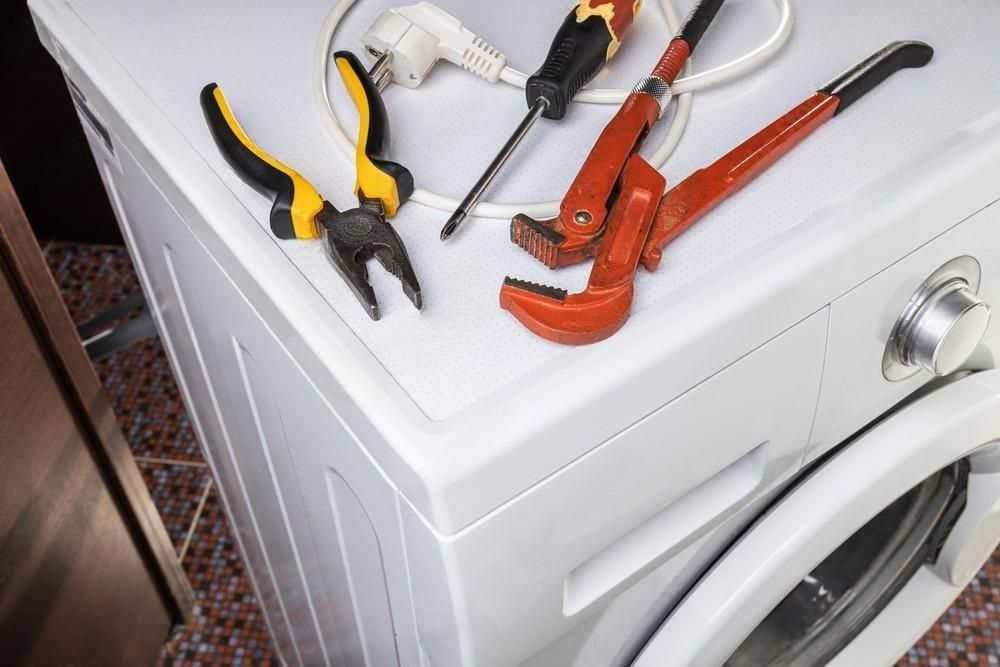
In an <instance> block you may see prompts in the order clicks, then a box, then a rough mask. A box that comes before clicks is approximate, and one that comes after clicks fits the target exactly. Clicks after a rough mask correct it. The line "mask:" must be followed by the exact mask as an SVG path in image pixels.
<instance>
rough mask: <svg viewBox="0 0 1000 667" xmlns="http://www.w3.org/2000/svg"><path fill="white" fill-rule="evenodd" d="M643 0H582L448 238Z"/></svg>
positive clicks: (598, 61)
mask: <svg viewBox="0 0 1000 667" xmlns="http://www.w3.org/2000/svg"><path fill="white" fill-rule="evenodd" d="M641 5H642V0H580V2H579V4H578V5H577V6H576V8H575V9H574V10H573V11H571V12H570V13H569V16H567V17H566V20H565V21H563V24H562V26H561V27H560V28H559V32H558V33H556V36H555V39H553V40H552V46H551V47H550V48H549V53H548V56H546V58H545V62H544V63H543V64H542V66H541V68H540V69H539V70H538V71H537V72H535V74H533V75H532V76H531V77H529V78H528V82H527V85H526V86H525V91H526V93H527V99H528V107H529V108H528V114H527V115H526V116H525V117H524V120H522V121H521V124H520V125H518V126H517V129H516V130H515V131H514V134H513V135H512V136H511V138H510V139H508V140H507V143H506V144H504V146H503V148H502V149H500V152H499V153H498V154H497V156H496V157H495V158H494V159H493V162H491V163H490V166H489V167H488V168H487V169H486V172H485V173H484V174H483V175H482V177H481V178H480V179H479V181H478V182H477V183H476V185H475V186H474V187H473V188H472V190H471V191H470V192H469V194H468V195H466V197H465V199H464V200H463V201H462V203H461V205H459V207H458V210H456V211H455V213H454V214H453V215H452V216H451V218H450V219H449V220H448V223H447V224H446V225H445V226H444V228H443V229H442V230H441V240H442V241H447V240H448V239H449V238H451V236H452V235H453V234H454V233H455V231H456V230H457V229H458V227H459V226H460V225H461V224H462V222H464V221H465V219H466V218H467V217H468V216H469V213H470V212H471V211H472V210H473V209H474V208H475V207H476V204H478V203H479V201H480V200H481V199H482V197H483V195H484V194H485V193H486V189H487V188H489V186H490V183H492V182H493V180H494V179H495V178H496V177H497V175H498V174H499V173H500V170H501V169H503V166H504V165H505V164H506V163H507V161H508V160H509V159H510V157H511V155H513V154H514V151H515V150H516V149H517V147H518V146H519V145H520V144H521V142H522V141H523V140H524V138H525V137H526V136H527V135H528V132H529V131H530V130H531V128H532V127H534V125H535V123H537V122H538V119H539V118H549V119H551V120H562V119H563V118H564V117H565V116H566V112H567V111H568V110H569V103H570V102H572V101H573V98H574V97H576V94H577V93H578V92H580V89H581V88H583V87H584V86H585V85H587V84H588V83H590V82H591V81H593V79H594V77H596V76H597V75H598V73H600V71H601V70H602V69H603V68H604V65H605V63H607V62H608V61H609V60H611V58H612V57H613V56H614V55H615V53H616V52H617V51H618V48H619V47H620V46H621V40H622V37H623V36H624V35H625V31H626V30H628V28H629V26H631V25H632V22H633V21H634V20H635V15H636V13H638V11H639V7H640V6H641Z"/></svg>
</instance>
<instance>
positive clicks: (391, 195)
mask: <svg viewBox="0 0 1000 667" xmlns="http://www.w3.org/2000/svg"><path fill="white" fill-rule="evenodd" d="M333 57H334V60H335V61H336V63H337V69H338V70H339V72H340V77H341V79H343V81H344V86H345V87H346V88H347V92H348V94H349V95H350V96H351V99H352V100H353V101H354V106H356V107H357V109H358V114H359V115H360V122H359V128H358V151H357V155H356V157H355V167H356V169H357V181H356V182H355V184H354V194H356V195H357V196H358V197H359V198H364V199H369V200H371V199H377V200H379V201H381V202H382V208H383V210H384V211H385V217H387V218H392V217H394V216H395V215H396V211H398V210H399V207H400V206H402V205H403V204H405V203H406V201H407V200H408V199H409V198H410V196H411V195H412V194H413V174H411V173H410V171H409V170H408V169H407V168H406V167H404V166H403V165H401V164H398V163H396V162H392V161H390V160H389V159H388V157H387V156H388V153H389V138H390V132H389V113H388V112H387V111H386V108H385V103H384V102H383V101H382V95H381V94H380V93H379V91H378V88H377V87H376V86H375V82H374V81H372V78H371V76H370V75H369V73H368V71H367V70H366V69H365V67H364V65H362V64H361V61H360V60H358V57H357V56H355V55H354V54H353V53H351V52H350V51H337V52H336V53H335V54H333Z"/></svg>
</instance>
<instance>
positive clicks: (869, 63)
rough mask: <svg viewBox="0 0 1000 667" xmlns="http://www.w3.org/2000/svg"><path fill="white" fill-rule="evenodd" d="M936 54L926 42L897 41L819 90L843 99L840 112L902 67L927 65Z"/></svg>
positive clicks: (839, 108)
mask: <svg viewBox="0 0 1000 667" xmlns="http://www.w3.org/2000/svg"><path fill="white" fill-rule="evenodd" d="M933 57H934V49H933V48H931V47H930V46H929V45H927V44H924V43H923V42H915V41H906V42H893V43H892V44H889V45H888V46H886V47H885V48H884V49H882V50H881V51H879V52H878V53H876V54H874V55H873V56H872V57H870V58H868V59H867V60H865V61H864V62H863V63H861V64H860V65H857V66H855V67H852V68H851V69H849V70H847V71H846V72H844V73H843V74H841V75H840V76H838V77H837V78H836V79H834V80H833V81H831V82H830V83H828V84H827V85H826V86H824V87H823V88H820V89H819V92H821V93H826V94H827V95H833V96H834V97H837V98H838V99H840V104H839V105H838V106H837V112H836V113H840V112H841V111H843V110H844V109H846V108H847V107H849V106H851V105H852V104H854V103H855V102H857V101H858V100H859V99H861V98H862V97H864V96H865V94H866V93H868V92H869V91H870V90H872V89H873V88H875V87H876V86H878V85H879V84H880V83H882V82H883V81H885V80H886V79H888V78H889V77H890V76H892V75H893V74H895V73H896V72H898V71H899V70H901V69H906V68H908V67H923V66H924V65H926V64H927V63H929V62H930V61H931V58H933Z"/></svg>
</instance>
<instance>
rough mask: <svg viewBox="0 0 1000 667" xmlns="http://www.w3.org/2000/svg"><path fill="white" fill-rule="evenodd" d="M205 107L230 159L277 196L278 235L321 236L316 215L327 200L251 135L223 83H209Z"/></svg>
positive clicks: (273, 213)
mask: <svg viewBox="0 0 1000 667" xmlns="http://www.w3.org/2000/svg"><path fill="white" fill-rule="evenodd" d="M201 107H202V110H203V111H204V113H205V119H206V120H207V121H208V127H209V129H210V130H211V132H212V137H213V138H214V139H215V143H216V144H217V145H218V147H219V150H220V152H221V153H222V156H223V157H224V158H225V159H226V162H228V163H229V164H230V166H232V168H233V169H235V170H236V172H237V173H238V174H239V175H240V177H241V178H242V179H243V180H244V181H246V182H247V183H248V184H249V185H251V186H252V187H253V188H254V189H255V190H257V191H258V192H260V193H261V194H263V195H265V196H267V197H270V198H272V199H273V200H274V205H273V206H272V207H271V216H270V220H271V231H272V232H274V235H275V236H277V237H278V238H279V239H315V238H319V229H318V228H317V226H316V216H317V215H318V214H319V212H320V211H322V210H323V206H324V201H323V198H322V197H321V196H320V195H319V193H318V192H316V189H315V188H314V187H313V186H312V185H310V183H309V181H307V180H306V179H305V178H303V177H302V176H301V175H300V174H299V173H298V172H296V171H295V170H294V169H292V168H290V167H288V166H286V165H284V164H282V163H281V162H278V161H277V160H275V159H274V158H273V157H271V156H270V155H268V154H267V153H265V152H264V150H263V149H261V148H260V146H258V145H257V144H256V143H254V141H253V140H252V139H251V138H250V137H249V136H247V133H246V132H244V131H243V128H242V127H240V124H239V123H238V122H237V121H236V116H234V115H233V111H232V109H230V108H229V103H228V102H227V101H226V97H225V95H223V94H222V89H221V88H219V86H217V85H216V84H214V83H210V84H208V85H207V86H205V88H204V89H203V90H202V91H201Z"/></svg>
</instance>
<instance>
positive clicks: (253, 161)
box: [201, 51, 423, 320]
mask: <svg viewBox="0 0 1000 667" xmlns="http://www.w3.org/2000/svg"><path fill="white" fill-rule="evenodd" d="M334 58H335V60H336V63H337V68H338V70H339V71H340V75H341V78H342V79H343V81H344V85H345V86H346V88H347V91H348V93H349V94H350V96H351V99H352V100H353V101H354V104H355V106H356V107H357V108H358V112H359V113H360V114H361V123H360V129H359V134H360V136H359V138H358V152H357V157H356V161H355V166H356V168H357V180H356V181H355V194H356V195H357V197H358V201H359V206H358V208H354V209H351V210H348V211H338V210H337V209H336V208H335V207H334V206H333V204H331V203H330V202H329V201H326V200H325V199H323V198H322V197H321V196H320V195H319V193H318V192H317V191H316V189H315V188H313V186H312V185H310V184H309V182H308V181H307V180H306V179H305V178H303V177H302V176H301V175H300V174H299V173H298V172H296V171H295V170H293V169H291V168H290V167H288V166H286V165H284V164H282V163H281V162H279V161H278V160H276V159H275V158H273V157H271V156H270V155H268V154H267V153H265V152H264V150H263V149H261V148H260V147H259V146H258V145H257V144H256V143H254V142H253V140H251V139H250V137H249V136H247V134H246V132H244V130H243V128H242V127H241V126H240V124H239V123H238V122H237V121H236V117H235V116H234V115H233V112H232V109H230V107H229V103H228V102H227V101H226V98H225V96H224V95H223V94H222V89H221V88H219V86H218V85H216V84H214V83H211V84H209V85H207V86H205V88H204V89H203V90H202V91H201V106H202V110H203V111H204V114H205V119H206V121H207V122H208V126H209V129H210V130H211V132H212V137H213V138H214V139H215V143H216V145H217V146H218V147H219V150H220V151H221V152H222V155H223V157H225V159H226V161H227V162H228V163H229V164H230V166H232V167H233V169H234V170H236V172H237V173H238V174H239V175H240V177H241V178H242V179H243V180H244V181H246V182H247V184H249V185H250V186H252V187H253V188H254V189H255V190H257V191H258V192H260V193H261V194H263V195H265V196H267V197H270V198H271V199H272V200H273V202H274V204H273V206H272V208H271V214H270V223H271V231H272V232H273V233H274V235H275V236H277V237H278V238H279V239H300V240H313V239H319V238H325V241H326V244H327V251H328V254H329V257H330V261H331V262H332V263H333V265H334V267H335V268H336V269H337V272H338V273H340V275H341V277H343V279H344V280H345V281H346V282H347V284H348V286H349V287H350V288H351V290H352V291H353V292H354V294H355V296H357V298H358V300H359V301H360V302H361V305H362V306H364V308H365V310H366V311H367V312H368V314H369V315H370V316H371V318H372V319H373V320H378V319H379V315H380V314H379V307H378V301H377V300H376V298H375V291H374V290H373V289H372V286H371V285H370V284H369V283H368V270H367V267H366V266H365V263H366V261H367V260H369V259H371V258H375V259H376V260H378V262H379V264H381V265H382V266H383V268H385V270H386V271H388V272H389V273H391V274H392V275H394V276H396V277H397V278H399V281H400V282H401V283H402V286H403V292H404V293H405V294H406V296H407V297H408V298H409V299H410V301H411V302H412V303H413V305H414V306H415V307H416V308H417V309H418V310H419V309H421V308H422V306H423V302H422V298H421V295H420V284H419V283H418V281H417V276H416V273H415V272H414V270H413V266H412V264H411V263H410V258H409V256H408V255H407V253H406V247H405V246H404V245H403V241H402V239H400V238H399V235H398V234H397V233H396V230H395V229H393V227H392V225H391V224H389V223H388V222H387V220H386V219H387V218H392V217H394V216H395V215H396V212H397V211H398V210H399V208H400V206H402V205H403V204H404V203H405V202H406V201H407V200H408V199H409V198H410V195H412V194H413V189H414V184H413V175H412V174H411V173H410V171H409V170H408V169H406V167H403V166H402V165H400V164H397V163H395V162H391V161H389V160H388V159H386V153H387V152H388V148H389V114H388V112H387V111H386V108H385V103H384V102H383V101H382V97H381V95H380V93H379V89H378V86H377V85H376V83H375V81H374V79H373V78H372V76H371V75H370V74H369V72H368V71H367V70H366V69H365V68H364V66H363V65H362V64H361V61H360V60H358V58H357V57H356V56H355V55H354V54H352V53H350V52H348V51H339V52H337V53H336V54H334Z"/></svg>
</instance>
